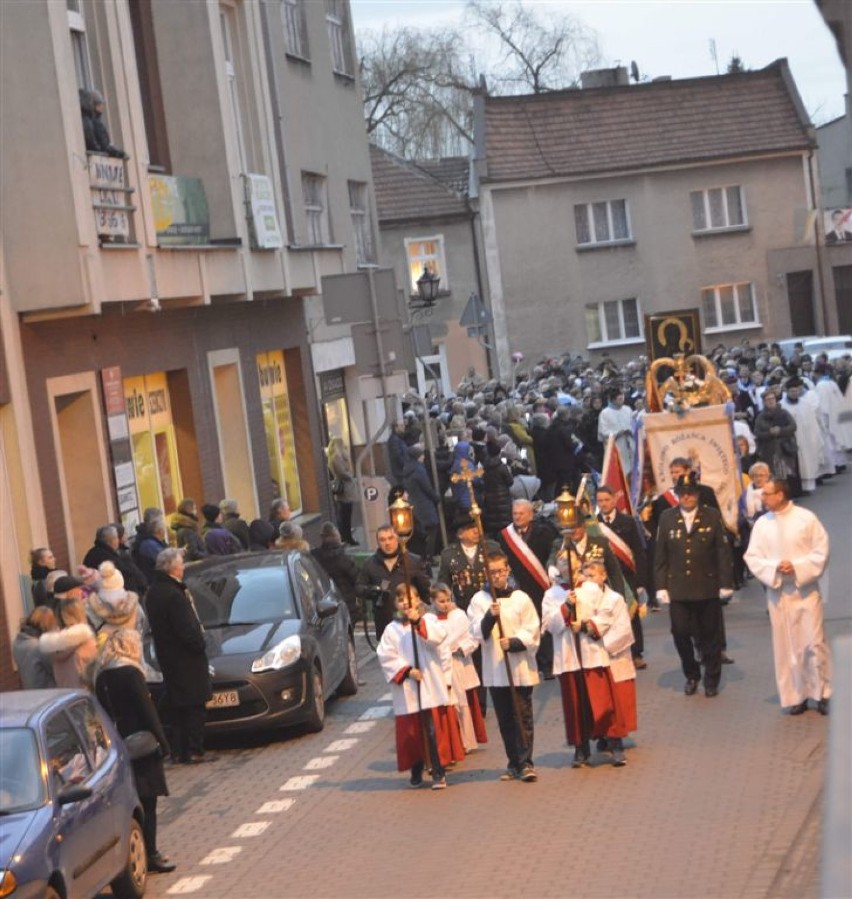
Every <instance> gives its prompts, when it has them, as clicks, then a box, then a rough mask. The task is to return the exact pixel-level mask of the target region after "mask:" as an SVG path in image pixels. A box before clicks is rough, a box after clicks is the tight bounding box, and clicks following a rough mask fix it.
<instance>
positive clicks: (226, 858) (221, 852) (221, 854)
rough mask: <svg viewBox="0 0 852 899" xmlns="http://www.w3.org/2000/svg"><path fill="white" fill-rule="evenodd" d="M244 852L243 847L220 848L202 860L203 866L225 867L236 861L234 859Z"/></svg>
mask: <svg viewBox="0 0 852 899" xmlns="http://www.w3.org/2000/svg"><path fill="white" fill-rule="evenodd" d="M242 851H243V847H242V846H220V847H219V848H218V849H214V850H213V851H212V852H211V853H210V855H207V856H205V857H204V858H203V859H201V862H200V863H199V864H202V865H224V864H227V863H228V862H230V861H233V860H234V857H235V856H237V855H239V854H240V853H241V852H242Z"/></svg>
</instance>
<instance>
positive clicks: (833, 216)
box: [823, 207, 852, 247]
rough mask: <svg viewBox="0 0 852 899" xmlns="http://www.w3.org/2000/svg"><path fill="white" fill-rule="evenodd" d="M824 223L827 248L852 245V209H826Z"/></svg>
mask: <svg viewBox="0 0 852 899" xmlns="http://www.w3.org/2000/svg"><path fill="white" fill-rule="evenodd" d="M823 222H824V224H825V245H826V246H827V247H832V246H837V245H838V244H844V243H852V208H847V209H843V208H842V207H837V208H835V209H825V210H823Z"/></svg>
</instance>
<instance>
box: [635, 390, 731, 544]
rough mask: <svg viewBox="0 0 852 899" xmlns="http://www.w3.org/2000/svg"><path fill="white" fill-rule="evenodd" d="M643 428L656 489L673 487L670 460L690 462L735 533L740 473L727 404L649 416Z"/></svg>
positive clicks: (729, 410)
mask: <svg viewBox="0 0 852 899" xmlns="http://www.w3.org/2000/svg"><path fill="white" fill-rule="evenodd" d="M644 427H645V435H646V437H647V441H648V455H649V457H650V459H651V464H652V466H653V472H654V480H655V481H656V484H657V489H658V490H659V491H660V492H662V491H664V490H666V489H668V488H669V487H673V486H674V484H673V483H672V479H671V475H670V474H669V466H670V465H671V462H672V459H677V458H679V457H682V458H687V459H689V460H690V461H691V462H692V467H693V471H695V472H696V473H697V474H698V478H699V480H700V481H701V483H702V484H706V485H707V486H709V487H712V488H713V490H715V492H716V498H717V499H718V500H719V508H720V509H721V511H722V518H723V519H724V522H725V525H726V526H727V527H728V528H729V529H730V530H731V531H734V532H736V531H737V510H738V500H739V490H738V486H737V485H738V484H739V478H740V474H739V468H738V466H737V451H736V448H735V445H734V430H733V409H732V408H731V407H730V405H714V406H705V407H699V408H691V409H688V410H686V411H685V412H682V413H679V414H677V413H674V412H657V413H649V414H648V415H646V416H645V421H644Z"/></svg>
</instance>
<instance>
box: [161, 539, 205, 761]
mask: <svg viewBox="0 0 852 899" xmlns="http://www.w3.org/2000/svg"><path fill="white" fill-rule="evenodd" d="M183 572H184V561H183V550H180V549H172V548H169V549H164V550H163V551H162V552H161V553H160V554H159V555H158V556H157V562H156V570H155V572H154V577H153V580H152V582H151V585H150V587H149V588H148V593H147V595H146V597H145V606H146V611H147V612H148V624H149V626H150V628H151V636H152V637H153V639H154V648H155V649H156V652H157V661H158V662H159V664H160V670H161V671H162V672H163V686H164V687H165V690H166V700H167V703H168V707H169V709H170V712H171V713H172V717H173V720H172V728H173V731H172V755H173V757H174V758H175V759H176V760H177V761H178V762H181V763H183V764H196V763H198V762H206V761H212V760H213V759H212V757H210V756H206V755H205V754H204V718H205V704H206V702H207V700H208V699H210V697H211V696H212V695H213V693H212V690H211V687H210V663H209V661H208V659H207V650H206V648H205V644H204V630H203V628H202V627H201V622H200V621H199V619H198V615H197V613H196V611H195V606H194V604H193V602H192V597H191V596H190V594H189V590H188V589H187V586H186V584H185V583H184V582H183V580H182V578H183Z"/></svg>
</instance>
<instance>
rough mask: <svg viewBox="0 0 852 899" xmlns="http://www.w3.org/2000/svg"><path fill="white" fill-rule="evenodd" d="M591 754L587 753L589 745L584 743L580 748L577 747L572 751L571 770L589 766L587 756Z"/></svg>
mask: <svg viewBox="0 0 852 899" xmlns="http://www.w3.org/2000/svg"><path fill="white" fill-rule="evenodd" d="M590 755H591V752H590V751H589V744H588V743H584V744H583V745H582V746H578V747H577V748H576V749H575V750H574V761H573V762H571V767H572V768H585V767H586V765H588V764H589V756H590Z"/></svg>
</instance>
